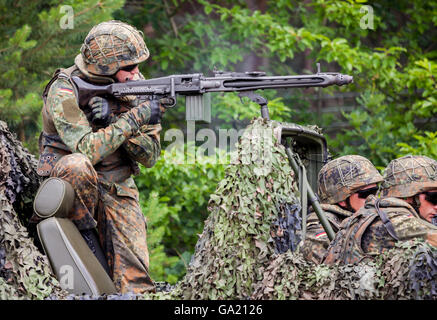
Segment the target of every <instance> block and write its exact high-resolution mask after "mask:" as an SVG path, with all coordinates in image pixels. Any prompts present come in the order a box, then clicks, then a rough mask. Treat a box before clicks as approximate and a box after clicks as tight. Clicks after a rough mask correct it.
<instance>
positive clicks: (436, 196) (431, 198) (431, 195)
mask: <svg viewBox="0 0 437 320" xmlns="http://www.w3.org/2000/svg"><path fill="white" fill-rule="evenodd" d="M422 193H423V194H424V195H425V200H426V201H428V202H430V203H432V204H433V205H434V206H435V205H437V191H434V192H429V191H428V192H422Z"/></svg>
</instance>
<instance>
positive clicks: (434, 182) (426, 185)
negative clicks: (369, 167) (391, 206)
mask: <svg viewBox="0 0 437 320" xmlns="http://www.w3.org/2000/svg"><path fill="white" fill-rule="evenodd" d="M436 188H437V161H435V160H434V159H431V158H428V157H426V156H411V155H410V156H404V157H401V158H398V159H395V160H392V161H391V162H390V163H389V164H388V166H387V168H386V169H385V171H384V182H383V184H382V189H381V193H382V195H383V196H384V197H396V198H408V197H412V196H414V195H416V194H418V193H421V192H425V191H427V190H431V189H436Z"/></svg>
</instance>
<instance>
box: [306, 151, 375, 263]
mask: <svg viewBox="0 0 437 320" xmlns="http://www.w3.org/2000/svg"><path fill="white" fill-rule="evenodd" d="M381 181H382V176H381V175H380V173H379V172H378V170H376V168H375V167H374V166H373V164H372V163H371V162H370V161H369V160H367V159H366V158H364V157H362V156H358V155H348V156H343V157H339V158H337V159H335V160H332V161H330V162H329V163H327V164H326V165H325V166H323V167H322V169H321V170H320V172H319V175H318V195H319V197H320V202H321V207H322V209H323V211H324V212H325V214H326V218H327V219H328V221H329V223H330V224H331V226H332V229H333V231H334V232H335V233H336V232H337V231H338V230H339V228H340V224H341V223H342V221H343V220H344V219H346V218H347V217H350V216H351V215H352V214H353V212H352V211H349V210H346V209H344V208H341V207H340V206H339V205H338V204H337V203H339V202H341V201H344V200H346V199H347V198H348V197H349V196H351V195H352V194H353V193H354V192H355V191H356V190H359V189H361V188H363V187H365V186H368V185H370V184H374V183H379V182H381ZM328 246H329V238H328V236H327V234H326V232H325V230H324V228H323V226H322V224H321V223H320V221H319V218H318V217H317V215H316V213H315V212H313V211H311V213H310V214H309V216H308V220H307V233H306V237H305V241H304V244H303V246H302V253H303V254H304V256H305V257H306V259H307V260H310V261H313V262H314V263H321V262H322V259H323V257H324V255H325V254H326V250H327V248H328Z"/></svg>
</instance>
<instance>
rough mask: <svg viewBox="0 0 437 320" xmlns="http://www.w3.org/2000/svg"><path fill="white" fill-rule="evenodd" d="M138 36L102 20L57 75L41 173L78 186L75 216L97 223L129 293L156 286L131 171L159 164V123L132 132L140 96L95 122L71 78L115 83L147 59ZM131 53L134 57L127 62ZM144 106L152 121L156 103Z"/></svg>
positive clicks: (47, 95) (81, 222)
mask: <svg viewBox="0 0 437 320" xmlns="http://www.w3.org/2000/svg"><path fill="white" fill-rule="evenodd" d="M120 30H121V31H120ZM117 32H118V34H117ZM114 35H118V36H119V37H116V36H114ZM138 35H139V33H138V31H136V30H135V29H133V28H132V27H130V26H128V25H126V24H123V23H119V22H108V23H102V24H100V25H98V26H97V27H95V28H93V29H92V30H91V31H90V33H89V35H88V36H87V38H86V39H85V43H84V45H83V47H82V50H81V51H82V53H81V54H80V55H78V56H77V57H76V59H75V65H74V66H72V67H70V68H68V69H60V70H57V71H56V72H55V75H54V77H53V78H52V80H51V81H50V82H49V84H48V85H47V87H46V89H45V91H44V94H43V99H44V107H43V110H42V117H43V132H42V133H41V136H40V141H39V143H40V159H39V164H38V171H37V172H38V174H39V175H41V176H44V177H49V176H51V177H59V178H62V179H64V180H66V181H68V182H70V184H71V185H72V186H73V189H74V190H75V194H76V197H75V202H74V206H73V209H72V210H71V212H70V214H69V218H70V219H71V220H72V221H73V222H74V223H75V224H76V226H77V227H78V229H80V230H88V229H93V228H95V227H97V228H98V231H99V235H100V242H101V244H102V247H103V250H104V252H105V253H106V256H107V260H108V264H109V267H110V269H111V271H112V279H113V281H114V283H115V285H116V288H117V290H118V291H119V292H122V293H124V292H135V293H141V292H145V291H149V290H154V284H153V281H152V280H151V279H150V277H149V274H148V268H149V256H148V250H147V243H146V220H145V217H144V216H143V214H142V212H141V208H140V205H139V194H138V189H137V187H136V185H135V182H134V180H133V178H132V177H131V175H132V174H138V173H139V167H138V165H137V163H136V162H137V161H138V162H140V163H142V164H143V165H145V166H146V167H151V166H153V165H154V164H155V162H156V161H157V158H158V157H159V155H160V152H161V147H160V141H159V131H160V126H159V125H147V124H144V125H142V126H140V127H139V128H138V130H133V127H132V125H131V123H130V122H129V121H128V118H127V117H126V116H125V115H126V114H127V113H128V112H131V111H130V110H131V109H132V108H134V107H136V106H138V105H139V103H140V102H139V101H138V100H137V99H135V98H133V97H130V98H123V99H120V100H117V99H115V98H112V99H111V98H108V103H109V106H110V109H111V112H112V115H113V118H114V120H113V122H112V123H111V124H110V125H109V126H107V127H105V128H98V127H96V126H94V125H92V124H91V121H90V120H91V119H90V118H89V117H90V114H91V112H90V108H89V106H79V104H78V102H77V101H78V100H77V97H76V95H75V88H74V86H73V84H72V82H71V76H73V75H75V76H79V77H81V78H83V79H85V80H86V81H88V82H93V83H111V82H114V80H113V79H112V78H111V77H108V75H111V74H115V73H116V72H117V71H118V70H119V68H120V67H123V66H126V65H129V64H136V63H139V62H141V61H144V60H145V59H147V57H148V51H147V48H146V47H145V44H144V40H142V38H141V37H140V36H138ZM132 37H133V39H132ZM120 39H121V40H120ZM114 41H115V46H117V41H119V42H121V45H120V43H118V45H119V46H118V47H117V48H118V49H120V48H121V49H123V48H124V47H126V45H125V46H124V47H123V45H124V44H126V43H127V48H128V49H129V50H130V52H129V54H130V56H127V55H126V53H125V52H123V50H121V49H120V51H117V50H115V49H114ZM129 41H130V44H129V43H128V42H129ZM96 43H98V47H99V50H101V51H102V52H103V51H104V49H108V50H107V51H105V52H104V53H106V54H103V56H98V55H97V54H96V51H93V50H92V48H93V46H96ZM132 43H133V44H134V45H132ZM129 45H130V47H129ZM135 45H136V46H135ZM90 48H91V50H90ZM99 50H98V52H100V51H99ZM111 50H112V51H111ZM111 53H115V54H118V56H114V55H111ZM133 54H134V55H135V57H134V58H132V55H133ZM120 57H121V58H120ZM126 57H130V58H131V59H130V60H128V61H127V62H126V61H125V60H126ZM93 59H94V60H93ZM102 59H103V62H102ZM105 59H106V60H105ZM123 59H124V60H123ZM143 103H146V104H147V103H148V102H143ZM144 110H148V112H149V114H148V117H149V118H150V108H145V109H144ZM132 112H133V111H132Z"/></svg>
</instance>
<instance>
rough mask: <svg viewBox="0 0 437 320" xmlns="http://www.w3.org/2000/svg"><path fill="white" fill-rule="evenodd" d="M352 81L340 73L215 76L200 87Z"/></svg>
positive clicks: (254, 87)
mask: <svg viewBox="0 0 437 320" xmlns="http://www.w3.org/2000/svg"><path fill="white" fill-rule="evenodd" d="M352 82H353V77H352V76H349V75H345V74H341V73H323V74H322V73H321V74H316V75H300V76H275V77H235V76H234V77H216V78H214V79H210V78H207V79H205V80H202V81H201V83H202V84H203V85H202V87H203V88H205V89H206V91H210V92H220V91H248V90H258V89H275V88H278V89H279V88H306V87H327V86H331V85H338V86H342V85H345V84H349V83H352Z"/></svg>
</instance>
